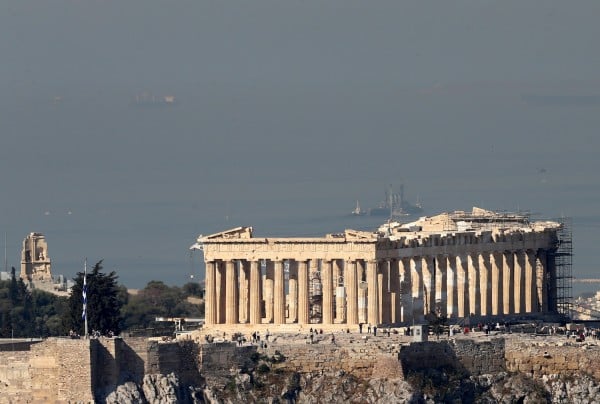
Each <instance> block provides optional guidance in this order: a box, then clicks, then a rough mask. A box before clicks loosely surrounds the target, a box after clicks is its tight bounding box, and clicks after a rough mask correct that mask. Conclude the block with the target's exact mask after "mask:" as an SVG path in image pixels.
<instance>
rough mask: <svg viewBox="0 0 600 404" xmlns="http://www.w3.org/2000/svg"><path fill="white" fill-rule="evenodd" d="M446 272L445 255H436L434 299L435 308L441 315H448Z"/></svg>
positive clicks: (446, 260)
mask: <svg viewBox="0 0 600 404" xmlns="http://www.w3.org/2000/svg"><path fill="white" fill-rule="evenodd" d="M447 273H448V258H447V257H446V256H445V255H438V256H437V257H436V275H435V301H436V309H439V312H440V314H441V315H442V316H447V315H448V290H447V289H446V288H447ZM438 304H439V307H438V306H437V305H438ZM436 313H437V311H436Z"/></svg>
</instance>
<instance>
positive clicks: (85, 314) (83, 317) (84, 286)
mask: <svg viewBox="0 0 600 404" xmlns="http://www.w3.org/2000/svg"><path fill="white" fill-rule="evenodd" d="M86 278H87V261H86V263H85V267H84V272H83V289H82V291H81V294H82V296H83V311H82V313H81V319H82V320H86V319H87V280H86Z"/></svg>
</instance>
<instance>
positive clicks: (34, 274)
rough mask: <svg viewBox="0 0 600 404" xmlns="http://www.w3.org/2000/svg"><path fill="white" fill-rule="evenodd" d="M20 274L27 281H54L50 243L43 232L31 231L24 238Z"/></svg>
mask: <svg viewBox="0 0 600 404" xmlns="http://www.w3.org/2000/svg"><path fill="white" fill-rule="evenodd" d="M20 276H21V279H23V281H25V282H52V271H51V262H50V257H49V256H48V244H46V237H44V235H43V234H41V233H29V234H28V235H27V237H25V239H24V240H23V250H21V275H20Z"/></svg>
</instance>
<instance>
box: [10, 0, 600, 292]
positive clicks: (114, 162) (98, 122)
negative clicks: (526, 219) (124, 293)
mask: <svg viewBox="0 0 600 404" xmlns="http://www.w3.org/2000/svg"><path fill="white" fill-rule="evenodd" d="M599 15H600V3H599V2H597V1H574V2H564V1H502V2H500V1H481V0H479V1H455V2H445V1H437V2H433V1H429V2H424V1H410V2H405V1H397V0H396V1H375V2H366V1H352V0H350V1H348V0H345V1H340V0H331V1H306V0H303V1H263V0H259V1H233V2H231V1H228V2H224V1H200V0H194V1H192V0H189V1H183V0H168V1H167V0H131V1H127V0H125V1H123V0H119V1H117V0H102V1H101V0H89V1H84V0H51V1H42V0H3V1H2V2H0V139H1V141H0V181H1V184H2V189H3V192H2V195H3V198H2V200H1V201H0V227H1V228H2V229H3V230H4V231H5V232H6V234H7V251H8V263H9V266H10V265H14V266H18V263H19V253H20V243H21V241H22V239H23V238H24V236H25V235H26V234H27V233H29V232H32V231H39V232H43V233H44V234H46V236H47V238H48V243H49V250H50V251H49V252H50V256H51V258H52V259H53V262H54V272H56V273H64V274H67V275H69V276H72V275H73V274H74V273H75V272H76V271H77V270H80V267H81V262H82V261H83V257H85V256H87V257H89V259H90V260H92V261H94V260H98V259H102V258H103V259H104V260H105V265H106V267H107V269H116V270H117V271H118V273H119V275H120V277H121V280H122V281H123V282H125V283H126V284H127V285H128V286H132V287H140V286H143V285H144V284H145V283H146V282H147V281H149V280H151V279H160V280H164V281H165V282H167V283H171V284H181V283H183V282H185V281H186V280H187V279H188V278H189V275H190V273H194V272H196V273H197V272H198V271H202V270H203V268H202V267H201V266H198V261H200V259H201V257H199V256H198V257H195V258H194V259H195V260H196V262H195V263H193V262H192V263H191V262H190V260H189V256H188V252H187V247H188V246H189V245H191V244H192V243H193V242H194V238H195V237H196V236H197V235H198V234H199V233H204V234H206V233H211V232H216V231H220V230H223V229H225V228H228V227H234V226H238V225H253V226H254V227H255V229H256V230H257V231H258V232H261V233H263V234H273V233H278V234H288V235H294V234H299V233H306V234H315V235H318V234H324V233H325V232H329V231H339V230H343V228H345V227H353V226H355V225H356V226H358V225H366V224H365V223H361V224H359V223H355V222H352V221H351V220H350V219H351V218H347V217H344V215H345V214H346V213H347V212H349V211H350V210H351V209H352V208H353V207H354V204H355V201H356V200H357V199H359V200H361V203H362V204H363V205H364V206H369V205H375V204H377V203H378V202H379V200H380V199H381V198H382V197H383V191H384V189H385V187H387V186H388V184H394V185H396V186H398V185H399V184H400V183H401V182H404V183H405V185H406V191H407V194H408V196H409V198H412V199H414V198H416V197H419V199H420V200H421V202H422V203H423V204H424V206H425V207H426V208H427V213H437V212H439V211H443V210H450V209H470V208H471V206H473V205H479V206H483V207H487V208H491V209H506V210H516V209H528V210H531V211H532V212H534V213H536V214H539V216H544V217H554V216H560V215H569V216H572V217H573V218H574V222H575V226H574V231H575V233H574V234H575V246H576V247H575V248H576V254H577V255H576V259H575V260H574V263H575V264H576V265H575V271H576V272H577V271H579V273H580V274H582V275H586V276H592V275H593V274H594V273H595V271H596V267H595V261H596V258H595V254H594V250H595V248H596V247H595V246H596V244H597V242H598V238H597V235H596V233H597V229H598V227H599V225H600V215H599V213H598V206H599V204H598V202H599V199H600V181H599V180H598V176H597V172H598V169H599V168H600V163H598V158H597V153H598V149H599V146H600V140H599V137H598V128H599V127H600V125H599V124H600V104H598V103H594V102H590V103H588V104H587V105H578V104H576V103H571V102H570V101H569V99H566V100H565V102H564V103H563V104H560V103H559V105H545V104H543V103H542V104H531V103H528V102H527V100H528V98H526V96H529V95H534V96H563V95H573V96H598V95H600V76H599V74H598V72H599V71H600V50H599V49H600V48H599V47H598V38H600V24H598V23H597V18H598V16H599ZM142 92H148V93H151V94H155V95H174V96H176V98H177V100H178V105H176V106H173V107H170V108H154V109H152V108H151V109H145V108H136V107H135V106H133V105H132V100H133V99H134V97H135V95H136V94H140V93H142ZM69 212H70V213H69ZM193 264H195V265H196V267H195V268H194V269H192V265H193ZM197 275H198V273H197Z"/></svg>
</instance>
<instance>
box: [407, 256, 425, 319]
mask: <svg viewBox="0 0 600 404" xmlns="http://www.w3.org/2000/svg"><path fill="white" fill-rule="evenodd" d="M421 263H422V259H421V257H412V258H411V259H410V279H411V282H412V307H413V312H412V318H413V321H415V322H418V323H421V322H422V321H423V317H424V316H423V314H424V312H425V309H424V307H423V306H424V304H423V270H422V266H421Z"/></svg>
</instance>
